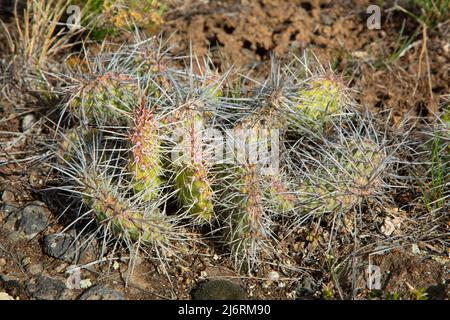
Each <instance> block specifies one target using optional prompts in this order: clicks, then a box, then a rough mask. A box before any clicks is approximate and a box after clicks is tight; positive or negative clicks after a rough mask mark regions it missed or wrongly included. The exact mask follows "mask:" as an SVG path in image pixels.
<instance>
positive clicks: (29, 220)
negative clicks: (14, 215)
mask: <svg viewBox="0 0 450 320" xmlns="http://www.w3.org/2000/svg"><path fill="white" fill-rule="evenodd" d="M48 216H49V211H48V209H47V208H46V207H45V204H44V203H42V202H40V201H35V202H33V203H31V204H29V205H28V206H26V207H25V208H23V210H22V212H20V215H19V217H18V219H17V222H16V230H17V231H19V232H22V233H24V234H25V235H26V236H27V238H28V239H31V238H33V237H34V236H35V235H37V234H38V233H39V232H41V231H43V230H44V229H45V228H46V227H47V225H48Z"/></svg>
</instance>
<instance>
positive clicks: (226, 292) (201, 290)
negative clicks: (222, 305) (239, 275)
mask: <svg viewBox="0 0 450 320" xmlns="http://www.w3.org/2000/svg"><path fill="white" fill-rule="evenodd" d="M193 298H194V300H245V299H246V294H245V292H244V290H243V289H242V288H241V287H240V286H239V285H237V284H236V283H234V282H231V281H229V280H226V279H213V280H209V281H207V282H204V283H202V284H200V285H199V286H198V288H197V289H196V290H195V292H194V294H193Z"/></svg>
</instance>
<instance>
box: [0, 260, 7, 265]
mask: <svg viewBox="0 0 450 320" xmlns="http://www.w3.org/2000/svg"><path fill="white" fill-rule="evenodd" d="M4 266H6V259H5V258H0V267H4Z"/></svg>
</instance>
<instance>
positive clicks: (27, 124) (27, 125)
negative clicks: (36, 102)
mask: <svg viewBox="0 0 450 320" xmlns="http://www.w3.org/2000/svg"><path fill="white" fill-rule="evenodd" d="M35 122H36V118H35V116H34V115H33V114H32V113H29V114H27V115H26V116H25V117H23V119H22V132H25V131H28V130H30V129H31V127H32V126H33V124H34V123H35Z"/></svg>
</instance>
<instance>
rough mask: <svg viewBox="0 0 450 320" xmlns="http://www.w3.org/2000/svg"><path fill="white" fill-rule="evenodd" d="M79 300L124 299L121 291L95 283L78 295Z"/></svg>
mask: <svg viewBox="0 0 450 320" xmlns="http://www.w3.org/2000/svg"><path fill="white" fill-rule="evenodd" d="M80 300H125V297H124V295H123V293H121V292H119V291H116V290H113V289H110V288H107V287H105V286H102V285H97V286H95V287H92V288H90V289H89V290H87V291H86V292H84V293H83V294H82V295H81V296H80Z"/></svg>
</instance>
